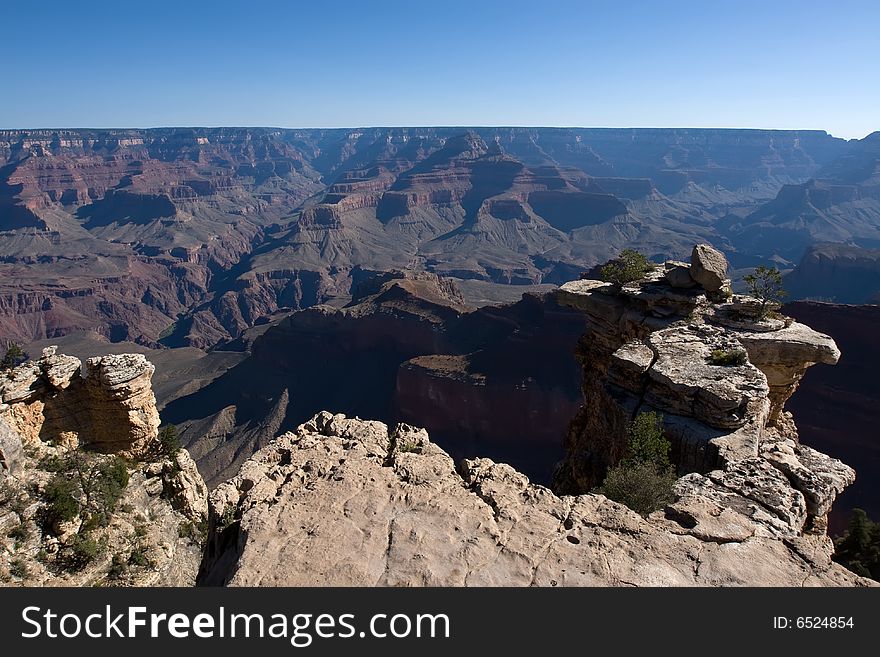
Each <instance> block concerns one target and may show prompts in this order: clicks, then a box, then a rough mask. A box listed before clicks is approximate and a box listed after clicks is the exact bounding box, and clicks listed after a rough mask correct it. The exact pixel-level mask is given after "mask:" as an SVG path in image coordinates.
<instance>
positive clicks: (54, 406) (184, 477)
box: [0, 244, 871, 586]
mask: <svg viewBox="0 0 880 657" xmlns="http://www.w3.org/2000/svg"><path fill="white" fill-rule="evenodd" d="M401 280H402V281H404V284H403V285H401V284H400V283H399V281H401ZM395 281H398V282H395ZM426 283H430V284H436V283H437V280H434V279H431V278H430V277H428V278H424V277H422V278H419V277H416V278H415V279H413V278H406V277H404V278H398V279H391V280H386V281H384V282H381V283H378V284H376V283H374V284H373V287H372V288H370V289H368V290H366V291H365V292H364V294H365V296H364V297H362V299H361V301H360V302H359V303H356V304H355V306H354V308H357V307H358V306H359V305H360V306H361V308H360V310H359V311H364V312H366V313H367V314H372V315H375V313H373V312H372V311H374V310H376V308H377V307H379V308H384V309H386V310H388V309H389V308H393V309H394V312H397V313H407V312H410V311H411V310H412V309H413V306H412V303H411V299H412V298H411V297H410V296H407V295H405V294H402V293H401V292H400V290H403V292H407V291H409V292H410V293H411V292H412V290H414V289H418V288H419V287H424V286H425V284H426ZM729 286H730V281H729V280H728V279H727V262H726V260H725V259H724V256H723V255H722V254H721V253H720V252H718V251H716V250H715V249H713V248H711V247H709V246H707V245H704V244H699V245H697V247H695V248H693V251H692V254H691V257H690V261H688V262H685V261H667V262H665V263H664V264H659V265H654V266H652V267H651V268H650V269H649V271H648V272H647V274H646V275H645V276H643V277H641V278H640V279H639V280H635V281H631V282H628V283H624V284H622V285H615V284H610V283H605V282H603V281H599V280H592V279H589V278H582V279H579V280H572V281H569V282H566V283H564V284H562V285H561V286H559V287H558V288H556V289H554V290H553V291H552V292H549V293H548V297H550V298H552V301H553V303H555V304H557V305H559V306H563V307H567V308H569V310H571V312H573V313H577V314H578V315H579V316H580V317H582V319H583V332H582V334H581V336H580V337H579V339H578V343H577V344H578V347H577V362H578V364H579V367H580V375H581V387H582V392H583V404H582V405H580V406H579V407H578V409H577V412H576V413H575V414H574V416H573V418H572V419H571V422H570V423H569V426H568V430H567V435H566V438H565V442H564V454H563V455H562V460H561V461H560V463H559V464H558V466H557V467H556V469H555V473H554V477H553V484H552V488H548V487H545V486H541V485H537V484H534V483H531V482H530V481H529V479H528V478H527V477H526V476H525V475H523V474H522V473H520V472H518V471H517V470H516V469H514V468H513V467H511V466H509V465H505V464H502V463H496V462H494V461H493V460H490V459H488V458H471V459H463V460H461V461H460V462H459V463H458V464H456V462H455V461H454V460H453V459H452V458H451V457H450V456H449V454H448V453H447V452H446V451H444V450H443V449H441V448H440V447H438V446H437V445H436V444H435V443H434V442H432V441H431V439H430V438H429V436H428V433H427V432H426V431H425V430H424V429H420V428H417V427H415V426H413V425H411V424H408V423H399V424H397V425H396V426H389V425H388V424H386V423H383V422H379V421H376V420H363V419H359V418H356V417H347V416H345V415H343V414H333V413H330V412H326V411H324V412H320V413H318V414H317V415H315V416H314V417H312V418H311V419H308V420H307V421H305V422H303V423H302V424H300V425H299V426H298V427H296V428H295V430H293V431H289V432H284V433H282V434H281V435H278V436H276V437H273V439H272V440H271V441H270V442H268V444H266V445H265V446H264V447H262V448H261V449H259V450H258V451H256V453H254V454H252V455H249V456H248V457H247V458H246V459H244V460H243V462H242V465H241V468H240V469H239V470H238V472H237V473H235V474H234V476H231V478H228V479H227V480H226V481H223V482H222V483H220V484H219V485H218V486H217V487H216V488H214V490H213V491H211V492H210V494H209V493H208V491H207V487H206V486H205V484H204V481H203V480H202V479H201V476H200V475H199V474H198V472H197V471H196V470H195V468H194V466H193V462H192V460H191V459H190V457H189V455H188V454H187V452H186V451H185V450H180V449H179V448H178V447H177V446H175V445H168V444H167V443H168V441H167V440H166V439H167V434H163V436H160V434H159V430H158V425H159V421H158V417H157V408H156V402H155V396H154V395H153V392H152V389H151V387H150V378H151V376H152V374H153V367H152V365H151V364H150V363H149V362H148V361H147V360H146V359H145V358H144V357H143V355H140V354H126V355H111V356H104V357H97V358H93V359H89V360H88V361H87V362H86V365H85V367H84V368H82V367H81V363H80V361H79V360H77V359H75V358H72V357H69V356H63V355H60V354H58V353H57V352H56V351H55V350H54V349H52V348H49V349H47V350H46V351H44V352H43V354H42V356H41V358H40V359H39V360H38V361H28V362H26V363H24V364H22V365H19V366H18V367H16V368H14V369H11V370H9V371H7V372H6V373H5V374H4V375H3V379H2V382H0V395H2V406H0V420H2V422H3V425H2V426H0V429H2V431H0V436H2V443H0V447H2V454H3V470H2V475H0V476H2V482H3V485H4V495H6V496H7V497H8V499H9V500H10V501H11V503H7V504H5V505H4V507H3V509H4V515H3V516H2V522H3V523H5V524H6V525H14V526H16V527H23V529H21V530H19V531H18V532H17V533H16V534H15V536H19V537H20V538H18V539H15V540H12V539H6V540H7V543H6V546H5V552H4V554H5V557H6V559H5V560H6V565H5V568H6V571H4V573H3V575H4V576H5V577H6V578H7V579H10V580H12V581H15V582H16V583H18V582H24V583H52V584H83V583H90V584H94V583H113V582H114V581H119V580H120V579H122V581H124V582H126V583H132V584H139V583H159V584H183V583H192V582H196V583H198V584H202V585H245V586H247V585H262V586H267V585H269V586H271V585H369V586H373V585H411V586H413V585H414V586H422V585H454V586H476V585H515V586H525V585H539V586H572V585H575V586H577V585H618V586H623V585H634V586H659V585H780V586H804V585H835V586H864V585H869V584H870V583H871V581H870V580H866V579H864V578H861V577H858V576H856V575H855V574H853V573H851V572H849V571H847V570H846V569H844V568H843V567H841V566H839V565H838V564H835V563H834V562H832V561H831V554H832V551H833V546H832V544H831V540H830V539H829V537H828V535H827V533H826V528H827V515H828V512H829V509H830V508H831V505H832V503H833V502H834V500H835V498H836V496H837V495H838V494H839V493H840V492H841V491H842V490H843V489H844V488H846V487H847V486H848V485H850V484H851V483H852V482H853V480H854V477H855V472H854V471H853V469H852V468H850V467H849V466H847V465H845V464H844V463H842V462H841V461H839V460H837V459H835V458H832V457H831V456H827V455H825V454H822V453H820V452H818V451H816V450H815V449H812V448H811V447H809V446H807V445H805V444H803V443H802V442H801V441H800V440H799V436H798V431H797V427H796V425H795V422H794V418H793V416H792V415H791V414H790V413H789V412H788V411H786V409H785V405H786V402H787V401H788V399H789V397H791V395H792V394H793V393H794V391H795V389H796V388H797V386H798V384H799V382H800V380H801V377H802V376H803V374H804V372H805V371H806V369H807V368H808V367H810V366H811V365H813V364H816V363H824V364H833V363H835V362H837V360H838V359H839V357H840V352H839V350H838V348H837V346H836V344H835V343H834V341H833V340H832V339H831V338H830V337H829V336H827V335H824V334H821V333H818V332H816V331H814V330H813V329H811V328H809V327H808V326H806V325H804V324H800V323H798V322H795V321H794V320H792V319H790V318H788V317H785V316H783V315H775V316H769V317H763V318H759V317H758V316H757V315H756V312H755V310H756V307H757V306H759V305H760V301H759V300H757V299H753V298H750V297H745V296H741V295H734V294H732V293H731V291H730V289H729ZM429 289H433V288H430V287H429ZM453 292H454V291H453V290H452V289H450V288H447V289H446V290H445V291H444V294H443V295H439V294H437V295H435V297H434V302H435V306H436V307H435V312H434V313H433V314H431V315H428V316H423V315H422V316H420V319H421V320H422V321H424V322H425V323H427V324H429V325H430V324H432V323H433V324H434V325H435V326H436V325H438V324H439V323H440V322H441V321H442V320H443V319H444V318H443V317H442V315H443V314H444V313H447V314H448V313H451V312H453V311H455V312H458V310H456V308H457V305H456V303H457V302H456V299H457V297H456V295H455V294H454V293H453ZM389 299H393V300H395V303H393V304H391V305H390V306H389V304H388V302H389ZM364 303H366V304H367V306H370V304H372V306H370V311H369V312H368V311H366V310H364V309H365V308H366V306H364ZM535 303H537V302H535ZM542 303H550V299H549V298H545V299H544V301H542ZM383 304H384V305H383ZM538 305H540V304H538ZM420 308H421V307H420ZM359 311H357V312H359ZM324 312H329V311H324ZM352 312H353V311H351V310H349V311H348V312H347V313H343V314H342V316H340V317H339V318H338V321H341V322H344V321H346V319H347V317H348V316H349V315H351V314H352ZM446 319H448V317H446ZM274 328H277V329H280V328H282V325H280V324H279V325H278V326H277V327H274ZM271 331H272V329H271V328H270V330H269V331H267V332H266V333H265V335H264V336H263V337H266V336H268V335H270V333H271ZM716 350H725V351H728V352H729V351H739V352H741V353H742V354H743V356H742V358H741V359H740V360H739V361H738V363H737V364H733V365H720V364H714V363H713V358H712V353H713V352H714V351H716ZM441 360H442V359H441ZM435 361H436V359H435ZM435 361H432V362H430V363H429V366H430V367H431V368H433V369H434V370H436V371H438V372H448V371H453V378H461V372H460V371H457V370H456V368H444V367H442V366H441V365H440V364H438V363H437V362H435ZM465 378H467V377H465ZM649 410H650V411H656V412H658V413H660V414H662V418H663V431H664V434H665V436H666V437H667V438H668V440H669V441H670V442H671V444H672V459H673V461H674V463H675V465H676V467H677V468H678V474H679V475H680V476H679V478H678V480H677V482H676V484H675V492H674V500H673V501H672V502H670V503H669V504H667V505H665V507H664V508H662V509H660V510H658V511H655V512H653V513H650V514H648V515H647V516H644V517H643V516H641V515H639V514H637V513H635V512H633V511H631V510H630V509H628V508H627V507H625V506H623V505H622V504H619V503H617V502H614V501H611V500H609V499H608V498H606V497H605V496H603V495H600V494H597V493H595V492H591V491H593V489H594V487H595V486H596V485H597V484H598V483H600V482H601V479H602V475H603V473H604V471H605V470H607V468H608V467H609V466H611V465H614V464H615V463H617V462H618V461H619V459H620V458H621V455H622V454H623V452H624V450H625V448H626V434H627V427H628V425H629V423H630V421H631V420H632V418H633V417H635V415H636V414H638V413H640V412H643V411H649ZM77 454H82V455H89V456H90V457H91V458H101V459H103V458H116V459H120V461H119V462H121V463H123V464H124V467H125V469H126V473H127V477H126V481H127V484H126V486H125V487H124V493H123V494H122V496H121V499H124V500H125V503H124V504H121V505H119V506H118V507H115V508H114V509H112V513H109V517H107V518H105V519H104V520H105V522H104V523H98V524H97V525H94V526H91V525H90V524H89V521H90V520H91V517H89V518H84V517H79V518H72V519H69V520H67V521H65V522H57V523H48V524H47V523H45V522H41V520H40V519H41V518H45V511H46V508H50V510H51V506H50V505H51V503H52V501H53V500H56V499H57V497H53V496H52V495H51V494H50V493H51V491H52V486H51V485H50V481H51V480H50V479H49V475H48V472H49V471H50V470H56V468H57V465H54V463H55V461H57V460H62V461H63V462H66V463H69V462H70V459H71V457H73V456H75V455H77ZM52 457H54V460H53V458H52ZM83 458H84V457H83ZM65 459H67V460H66V461H65ZM50 463H51V464H53V465H52V466H51V467H49V464H50ZM80 471H82V467H81V466H80ZM56 472H57V470H56ZM99 481H100V478H99ZM80 502H81V505H80V506H82V507H84V506H86V505H85V503H83V502H82V500H80ZM204 518H206V519H207V526H206V532H207V534H206V537H205V543H204V550H203V552H202V554H201V559H200V562H199V560H198V559H196V558H193V552H194V545H197V544H198V542H199V539H198V538H197V536H198V533H199V529H198V526H199V525H201V523H202V521H203V519H204ZM144 521H146V522H150V523H154V524H156V525H157V529H156V531H155V532H152V533H150V534H149V536H150V541H149V542H148V544H146V545H141V544H140V542H141V541H144V542H147V541H146V538H145V536H144V534H143V532H139V530H138V528H137V523H138V522H144ZM77 523H86V524H79V525H78V524H77ZM77 532H79V533H84V532H85V533H89V532H92V533H94V534H95V535H96V537H98V538H97V539H96V540H101V541H104V544H105V545H112V546H114V550H118V549H119V548H116V547H115V546H117V545H124V546H126V547H125V548H122V550H123V552H124V553H125V554H128V555H129V556H128V558H127V562H126V568H124V569H123V568H119V567H118V566H119V564H114V563H108V560H107V559H104V560H101V559H97V558H96V559H93V560H92V561H90V562H88V563H87V564H86V565H85V566H81V564H79V565H78V564H77V562H74V565H75V567H74V568H73V570H74V571H75V573H78V574H71V573H70V572H69V571H70V570H71V568H70V565H69V564H70V562H69V560H67V556H66V555H67V554H68V553H69V552H71V551H73V552H74V553H76V545H77V542H76V539H74V537H73V536H74V535H75V534H76V533H77ZM135 555H137V558H135ZM80 561H82V560H80ZM77 568H78V570H77ZM125 578H128V579H125Z"/></svg>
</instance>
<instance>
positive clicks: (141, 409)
mask: <svg viewBox="0 0 880 657" xmlns="http://www.w3.org/2000/svg"><path fill="white" fill-rule="evenodd" d="M154 370H155V367H154V366H153V364H152V363H150V362H149V361H148V360H147V359H146V358H145V357H144V355H143V354H116V355H110V356H101V357H97V358H90V359H89V360H88V361H87V362H86V365H85V368H82V363H81V362H80V360H79V359H78V358H74V357H73V356H66V355H63V354H57V353H56V348H55V347H47V348H46V349H44V350H43V353H42V356H41V357H40V359H39V360H37V361H28V362H27V363H24V364H23V365H20V366H18V367H16V368H14V369H13V370H11V371H9V372H6V373H5V374H3V375H2V376H0V402H2V407H0V415H2V416H5V419H6V421H7V422H8V424H9V425H10V426H11V427H12V428H13V429H14V430H15V431H17V432H18V433H20V434H21V435H22V436H23V438H24V439H25V440H31V441H43V442H52V443H59V444H69V445H70V446H72V447H76V446H78V445H82V446H86V447H88V448H89V449H91V450H94V451H99V452H104V453H114V454H119V455H121V456H125V457H126V458H139V457H141V456H143V455H145V454H147V453H148V452H149V451H150V450H151V449H152V448H154V447H155V441H156V436H157V431H158V428H159V412H158V411H157V409H156V397H155V395H154V394H153V389H152V386H151V383H150V380H151V378H152V376H153V371H154ZM81 371H82V374H81Z"/></svg>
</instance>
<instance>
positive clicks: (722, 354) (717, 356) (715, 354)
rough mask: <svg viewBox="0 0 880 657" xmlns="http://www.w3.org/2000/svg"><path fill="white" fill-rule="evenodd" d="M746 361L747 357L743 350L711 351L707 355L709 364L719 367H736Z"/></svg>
mask: <svg viewBox="0 0 880 657" xmlns="http://www.w3.org/2000/svg"><path fill="white" fill-rule="evenodd" d="M748 361H749V357H748V354H747V353H746V352H745V350H744V349H713V350H712V353H711V354H709V364H710V365H720V366H721V367H738V366H740V365H745V364H746V363H747V362H748Z"/></svg>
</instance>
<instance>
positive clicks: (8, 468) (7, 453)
mask: <svg viewBox="0 0 880 657" xmlns="http://www.w3.org/2000/svg"><path fill="white" fill-rule="evenodd" d="M23 463H24V450H23V449H22V445H21V436H19V435H18V433H17V432H15V431H13V430H12V428H11V427H10V426H9V424H7V422H6V420H4V419H3V418H2V417H0V478H2V477H4V476H6V475H10V474H12V475H14V474H17V473H18V472H20V471H21V468H22V464H23Z"/></svg>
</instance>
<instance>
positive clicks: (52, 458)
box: [37, 454, 67, 472]
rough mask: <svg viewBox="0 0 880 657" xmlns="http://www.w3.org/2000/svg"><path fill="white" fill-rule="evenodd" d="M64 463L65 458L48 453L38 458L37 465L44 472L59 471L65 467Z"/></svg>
mask: <svg viewBox="0 0 880 657" xmlns="http://www.w3.org/2000/svg"><path fill="white" fill-rule="evenodd" d="M66 465H67V464H66V462H65V460H64V459H63V458H61V457H60V456H58V455H57V454H49V455H48V456H45V457H43V458H42V459H40V462H39V464H37V467H38V468H39V469H40V470H44V471H45V472H61V471H62V470H64V469H65V467H66Z"/></svg>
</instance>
